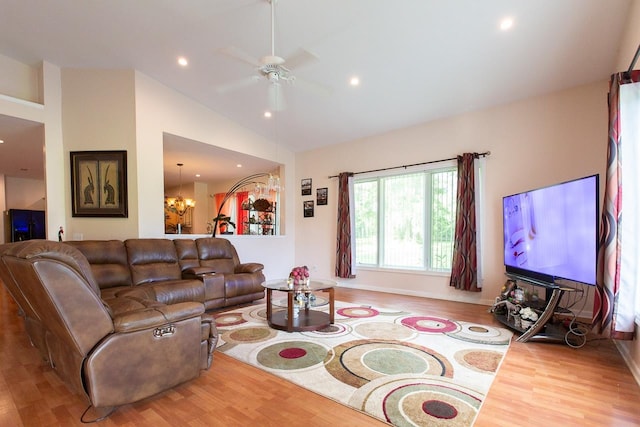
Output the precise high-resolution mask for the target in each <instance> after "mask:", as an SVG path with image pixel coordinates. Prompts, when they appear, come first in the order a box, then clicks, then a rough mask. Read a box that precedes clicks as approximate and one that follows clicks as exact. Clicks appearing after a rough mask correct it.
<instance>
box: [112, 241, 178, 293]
mask: <svg viewBox="0 0 640 427" xmlns="http://www.w3.org/2000/svg"><path fill="white" fill-rule="evenodd" d="M124 244H125V246H126V248H127V257H128V260H129V267H130V268H131V280H132V282H133V284H134V285H140V284H143V283H151V282H156V281H159V280H179V279H181V278H182V272H181V270H180V265H179V264H178V254H177V252H176V248H175V246H174V244H173V241H171V240H169V239H128V240H125V241H124Z"/></svg>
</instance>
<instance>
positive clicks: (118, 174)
mask: <svg viewBox="0 0 640 427" xmlns="http://www.w3.org/2000/svg"><path fill="white" fill-rule="evenodd" d="M70 154H71V209H72V210H71V215H72V216H74V217H120V218H127V217H128V211H127V152H126V151H72V152H71V153H70Z"/></svg>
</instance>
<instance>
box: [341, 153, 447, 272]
mask: <svg viewBox="0 0 640 427" xmlns="http://www.w3.org/2000/svg"><path fill="white" fill-rule="evenodd" d="M451 169H457V161H456V160H447V161H443V162H434V163H431V164H425V165H419V166H412V167H406V168H404V169H403V170H402V171H398V170H397V169H390V170H386V171H377V172H368V173H363V174H360V175H358V176H357V177H354V184H355V183H357V182H359V181H367V180H371V179H379V178H385V177H391V176H399V175H405V174H411V173H417V172H427V173H434V172H438V171H444V170H451ZM430 188H431V187H430V185H427V191H429V190H430ZM456 190H457V182H456V181H455V180H454V191H456ZM378 191H379V192H380V188H378ZM425 196H426V197H428V200H430V201H431V200H432V199H431V194H429V193H427V194H426V195H425ZM354 198H355V197H354ZM378 206H379V209H378V227H379V232H378V257H377V260H376V264H362V263H360V262H359V261H358V260H357V258H355V257H354V259H355V263H356V266H357V268H358V269H367V270H381V271H392V270H394V271H407V272H412V273H422V274H434V275H449V274H450V273H451V269H450V268H449V269H434V268H431V265H432V262H431V259H430V257H431V256H432V254H431V245H430V243H429V244H427V242H431V226H430V225H429V226H426V227H425V229H426V230H425V236H424V244H423V251H424V256H425V260H424V261H425V266H424V267H423V268H415V269H413V268H402V267H390V266H384V265H382V263H381V253H382V251H383V245H384V242H381V240H382V237H381V233H382V232H381V230H380V227H381V224H382V223H383V220H382V219H381V218H380V216H381V215H382V212H381V208H382V205H381V203H380V201H379V200H378ZM356 220H357V212H356ZM424 221H426V222H425V223H426V224H431V209H427V210H426V211H425V218H424ZM454 221H455V214H454ZM354 224H355V221H354ZM354 241H355V234H354ZM354 246H355V245H354Z"/></svg>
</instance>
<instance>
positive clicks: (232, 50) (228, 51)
mask: <svg viewBox="0 0 640 427" xmlns="http://www.w3.org/2000/svg"><path fill="white" fill-rule="evenodd" d="M218 53H221V54H222V55H225V56H228V57H230V58H233V59H235V60H236V61H240V62H244V63H245V64H249V65H251V66H252V67H255V68H259V67H260V66H261V65H262V64H261V63H260V60H259V59H256V58H254V57H252V56H251V55H249V54H248V53H247V52H245V51H243V50H241V49H238V48H237V47H235V46H229V47H223V48H221V49H218Z"/></svg>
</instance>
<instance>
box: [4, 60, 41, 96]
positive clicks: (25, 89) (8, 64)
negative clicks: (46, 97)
mask: <svg viewBox="0 0 640 427" xmlns="http://www.w3.org/2000/svg"><path fill="white" fill-rule="evenodd" d="M0 70H2V78H0V94H2V95H5V96H10V97H12V98H17V99H22V100H25V101H30V102H36V103H42V97H41V91H40V68H39V67H32V66H29V65H26V64H23V63H21V62H18V61H16V60H14V59H12V58H9V57H6V56H3V55H0Z"/></svg>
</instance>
